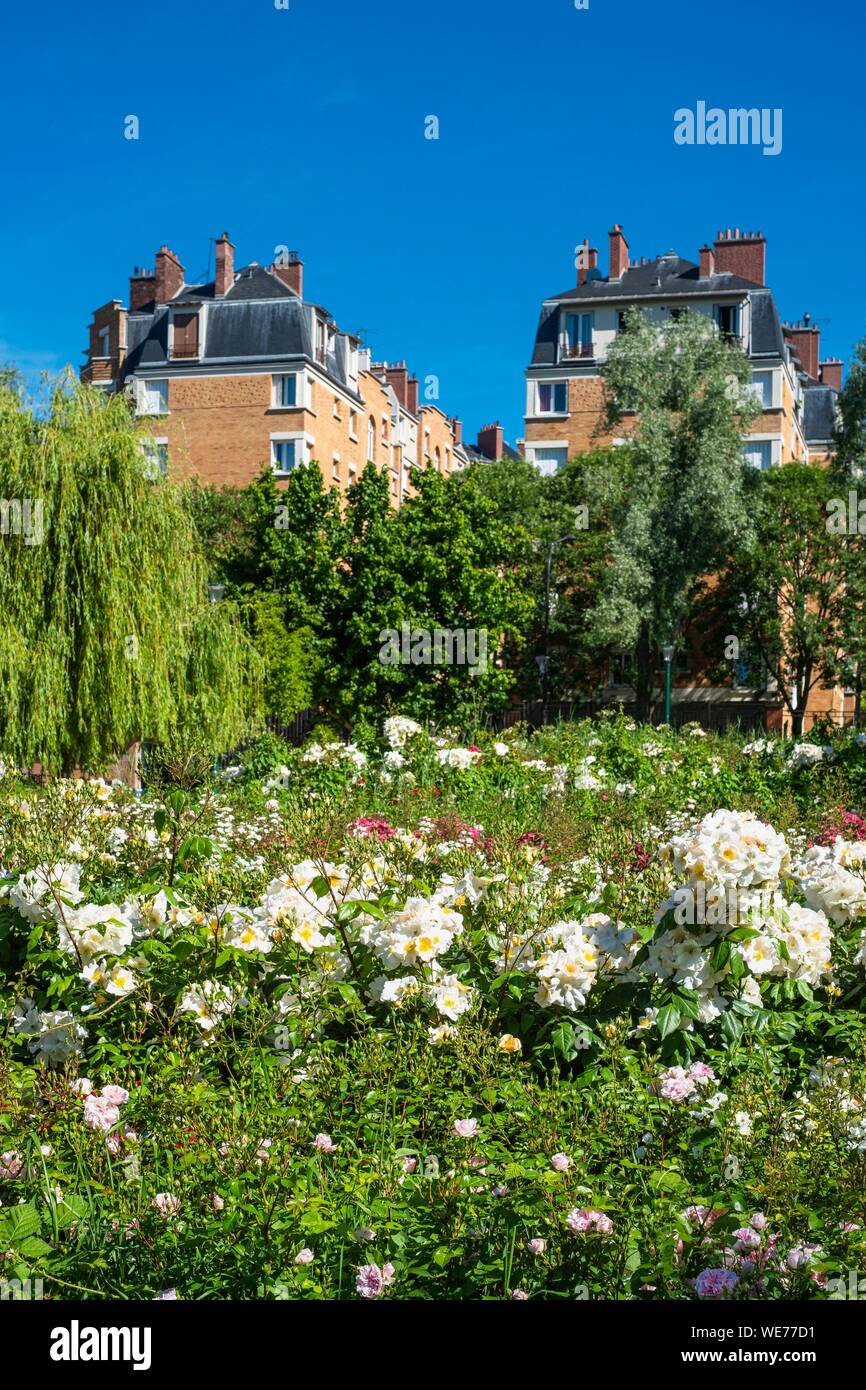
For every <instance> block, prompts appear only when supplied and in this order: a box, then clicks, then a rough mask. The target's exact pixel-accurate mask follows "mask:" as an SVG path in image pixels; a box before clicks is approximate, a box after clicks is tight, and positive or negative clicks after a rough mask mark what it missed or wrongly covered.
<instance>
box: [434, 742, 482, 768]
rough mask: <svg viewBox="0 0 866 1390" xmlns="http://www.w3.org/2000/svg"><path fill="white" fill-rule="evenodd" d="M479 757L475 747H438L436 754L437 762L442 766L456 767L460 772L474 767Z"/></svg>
mask: <svg viewBox="0 0 866 1390" xmlns="http://www.w3.org/2000/svg"><path fill="white" fill-rule="evenodd" d="M480 758H481V754H480V753H479V751H478V749H477V748H440V749H439V751H438V752H437V754H436V760H437V762H439V763H441V764H442V766H443V767H453V768H457V769H458V771H460V772H465V770H466V769H467V768H469V767H474V766H475V764H476V763H477V762H478V761H479V760H480Z"/></svg>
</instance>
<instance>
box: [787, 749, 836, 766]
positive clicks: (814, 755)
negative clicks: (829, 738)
mask: <svg viewBox="0 0 866 1390" xmlns="http://www.w3.org/2000/svg"><path fill="white" fill-rule="evenodd" d="M835 757H836V751H835V749H834V748H832V747H831V746H830V744H823V745H822V744H819V743H797V744H795V745H794V748H793V750H792V752H791V756H790V758H789V759H788V767H789V768H791V770H792V771H793V772H797V771H799V769H800V768H803V767H814V766H815V764H816V763H822V762H824V761H825V760H826V761H828V762H832V761H833V759H834V758H835Z"/></svg>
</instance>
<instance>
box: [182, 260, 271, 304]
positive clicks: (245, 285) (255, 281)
mask: <svg viewBox="0 0 866 1390" xmlns="http://www.w3.org/2000/svg"><path fill="white" fill-rule="evenodd" d="M214 297H215V286H214V282H213V280H210V281H209V282H208V283H207V284H206V285H184V287H183V289H181V290H180V291H179V292H178V293H177V294H176V295H175V296H174V299H172V300H171V301H170V302H171V303H172V304H173V305H174V306H175V307H177V306H178V305H179V304H198V303H200V302H201V301H202V300H204V299H214ZM290 298H292V299H297V295H296V294H295V292H294V290H290V289H289V287H288V285H286V284H284V282H283V281H282V280H281V279H280V277H279V276H278V275H274V274H273V273H272V272H271V271H270V270H265V268H264V266H261V265H246V266H244V267H243V269H242V270H239V271H238V273H237V278H236V279H235V282H234V284H233V285H232V287H231V289H230V290H229V291H228V293H227V294H225V295H221V296H220V303H223V302H224V301H225V300H226V299H290Z"/></svg>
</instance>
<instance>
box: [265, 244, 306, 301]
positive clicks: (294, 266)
mask: <svg viewBox="0 0 866 1390" xmlns="http://www.w3.org/2000/svg"><path fill="white" fill-rule="evenodd" d="M270 271H271V274H272V275H276V277H277V279H278V280H282V282H283V284H284V285H288V287H289V289H290V290H292V292H293V293H294V294H296V295H297V296H298V299H303V297H304V262H303V261H302V260H301V258H300V256H299V255H298V253H297V251H290V252H289V259H288V261H286V262H282V263H281V262H277V261H275V262H274V264H273V265H272V266H271V267H270Z"/></svg>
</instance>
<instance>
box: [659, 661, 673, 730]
mask: <svg viewBox="0 0 866 1390" xmlns="http://www.w3.org/2000/svg"><path fill="white" fill-rule="evenodd" d="M674 650H675V649H674V645H673V643H672V642H669V643H668V644H667V646H665V647H662V656H663V657H664V659H665V723H666V724H670V722H671V663H672V661H673V659H674Z"/></svg>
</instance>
